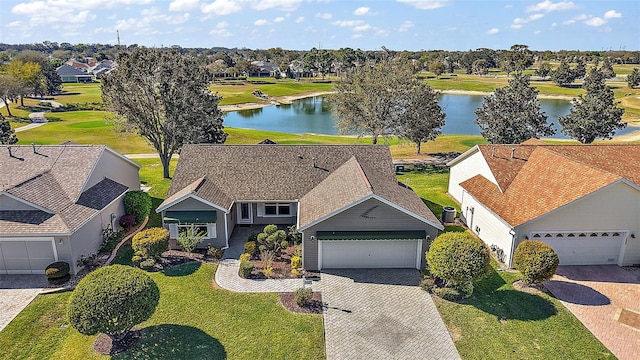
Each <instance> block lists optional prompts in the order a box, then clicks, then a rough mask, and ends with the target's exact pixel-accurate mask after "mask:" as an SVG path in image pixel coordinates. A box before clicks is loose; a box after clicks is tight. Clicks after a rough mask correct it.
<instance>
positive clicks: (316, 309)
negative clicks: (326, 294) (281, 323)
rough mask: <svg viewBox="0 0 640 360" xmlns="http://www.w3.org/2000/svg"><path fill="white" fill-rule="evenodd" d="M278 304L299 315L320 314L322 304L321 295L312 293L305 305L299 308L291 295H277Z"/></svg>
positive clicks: (322, 307) (322, 308)
mask: <svg viewBox="0 0 640 360" xmlns="http://www.w3.org/2000/svg"><path fill="white" fill-rule="evenodd" d="M278 297H279V298H280V303H281V304H282V306H284V308H285V309H287V310H289V311H291V312H294V313H300V314H322V312H323V310H324V304H323V303H322V294H321V293H319V292H314V293H313V297H312V298H311V300H310V301H309V303H307V304H306V305H303V306H300V305H298V304H297V303H296V300H295V295H294V294H293V293H278Z"/></svg>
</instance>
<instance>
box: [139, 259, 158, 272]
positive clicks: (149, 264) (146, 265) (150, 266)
mask: <svg viewBox="0 0 640 360" xmlns="http://www.w3.org/2000/svg"><path fill="white" fill-rule="evenodd" d="M155 267H156V261H155V260H153V259H147V260H143V261H141V262H140V268H141V269H142V270H146V271H150V270H154V269H155Z"/></svg>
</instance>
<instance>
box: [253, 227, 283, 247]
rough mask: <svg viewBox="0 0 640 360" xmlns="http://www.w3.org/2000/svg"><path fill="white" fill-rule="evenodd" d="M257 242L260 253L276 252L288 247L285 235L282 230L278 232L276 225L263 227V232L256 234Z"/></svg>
mask: <svg viewBox="0 0 640 360" xmlns="http://www.w3.org/2000/svg"><path fill="white" fill-rule="evenodd" d="M257 241H258V244H259V246H258V249H260V251H265V250H270V251H274V252H278V251H279V250H280V249H282V248H286V247H287V246H289V243H288V242H287V233H286V232H285V231H284V230H278V227H277V226H276V225H267V226H265V227H264V230H262V232H261V233H260V234H258V238H257Z"/></svg>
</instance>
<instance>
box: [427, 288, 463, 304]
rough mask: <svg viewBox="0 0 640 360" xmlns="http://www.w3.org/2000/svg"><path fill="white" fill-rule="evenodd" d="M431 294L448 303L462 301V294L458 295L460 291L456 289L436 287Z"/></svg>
mask: <svg viewBox="0 0 640 360" xmlns="http://www.w3.org/2000/svg"><path fill="white" fill-rule="evenodd" d="M433 293H434V294H436V295H437V296H438V297H440V298H442V299H445V300H449V301H458V300H460V299H462V294H460V291H458V289H456V288H451V287H436V288H434V289H433Z"/></svg>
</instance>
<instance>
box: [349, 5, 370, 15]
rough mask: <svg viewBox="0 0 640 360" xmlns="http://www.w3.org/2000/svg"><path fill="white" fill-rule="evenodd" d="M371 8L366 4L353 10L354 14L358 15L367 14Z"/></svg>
mask: <svg viewBox="0 0 640 360" xmlns="http://www.w3.org/2000/svg"><path fill="white" fill-rule="evenodd" d="M369 10H371V9H369V8H368V7H366V6H363V7H359V8H357V9H356V10H355V11H354V12H353V14H354V15H358V16H361V15H366V14H367V13H368V12H369Z"/></svg>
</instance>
